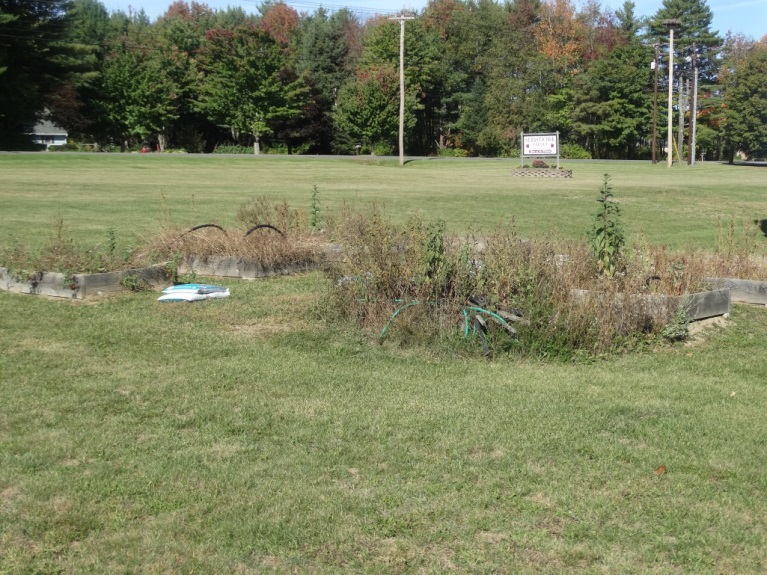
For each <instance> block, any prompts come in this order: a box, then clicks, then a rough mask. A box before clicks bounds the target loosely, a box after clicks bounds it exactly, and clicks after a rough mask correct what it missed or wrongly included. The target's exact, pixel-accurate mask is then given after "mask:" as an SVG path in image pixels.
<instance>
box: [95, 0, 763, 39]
mask: <svg viewBox="0 0 767 575" xmlns="http://www.w3.org/2000/svg"><path fill="white" fill-rule="evenodd" d="M198 1H199V2H201V3H203V4H207V5H208V6H210V7H211V8H216V9H220V8H226V7H227V6H242V7H243V8H244V9H245V10H246V11H248V12H253V11H255V10H256V7H257V6H258V5H259V4H261V2H260V0H198ZM634 1H635V3H636V13H637V14H638V15H640V16H649V15H651V14H654V13H655V12H656V11H657V10H658V8H660V6H661V4H662V0H634ZM102 2H103V3H104V5H105V6H106V7H107V9H108V10H123V11H125V12H127V11H128V7H129V6H131V7H132V8H134V9H136V10H138V9H140V8H143V9H144V11H145V12H146V13H147V15H148V16H149V17H150V18H152V19H154V18H156V17H157V16H160V15H162V14H163V12H165V9H166V8H167V7H168V5H169V4H170V3H171V0H102ZM286 3H287V4H289V5H291V6H293V7H294V8H295V9H296V10H298V11H299V12H313V11H314V10H316V9H317V8H319V7H320V6H325V7H326V8H328V9H329V10H334V9H337V8H340V7H342V6H347V7H349V8H351V9H353V10H355V11H357V12H358V13H359V14H360V16H374V15H376V14H386V13H390V12H395V11H397V10H399V9H401V8H413V9H416V10H420V9H422V8H423V7H424V6H426V3H427V0H394V1H386V0H328V1H327V2H320V1H319V0H295V1H292V0H286ZM576 3H577V0H576ZM602 4H603V5H605V6H608V7H610V8H612V9H616V8H619V7H620V6H622V5H623V0H603V2H602ZM708 5H709V7H710V8H711V10H712V11H713V13H714V23H713V28H714V29H715V30H718V31H719V33H720V34H721V35H722V36H724V34H725V33H726V32H727V31H728V30H731V31H733V32H736V33H742V34H746V35H748V36H752V37H754V38H756V39H757V40H758V39H759V38H761V37H762V36H765V35H767V0H709V1H708Z"/></svg>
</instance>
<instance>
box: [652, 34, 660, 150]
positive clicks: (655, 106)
mask: <svg viewBox="0 0 767 575" xmlns="http://www.w3.org/2000/svg"><path fill="white" fill-rule="evenodd" d="M653 46H654V47H655V60H653V63H652V69H653V70H655V93H654V94H653V100H652V163H653V164H655V163H657V159H656V158H655V153H656V150H657V149H658V68H659V67H660V63H659V62H658V43H657V42H656V43H655V44H653Z"/></svg>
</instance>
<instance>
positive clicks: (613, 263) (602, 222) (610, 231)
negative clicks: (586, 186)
mask: <svg viewBox="0 0 767 575" xmlns="http://www.w3.org/2000/svg"><path fill="white" fill-rule="evenodd" d="M597 202H599V210H598V211H597V213H596V214H595V215H594V224H593V226H592V228H591V233H590V234H589V235H590V239H591V247H592V250H593V252H594V257H595V258H596V260H597V265H598V266H599V271H600V272H601V273H602V274H604V275H606V276H609V277H613V276H614V275H615V274H616V272H618V271H620V270H621V266H622V259H623V255H622V249H623V245H624V243H625V242H626V238H625V235H624V233H623V227H622V226H621V223H620V216H621V210H620V207H619V206H618V204H617V203H616V202H615V200H613V193H612V186H611V185H610V174H605V175H604V176H603V179H602V188H601V189H600V190H599V197H598V198H597Z"/></svg>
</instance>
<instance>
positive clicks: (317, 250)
mask: <svg viewBox="0 0 767 575" xmlns="http://www.w3.org/2000/svg"><path fill="white" fill-rule="evenodd" d="M322 253H323V252H322V246H321V245H320V242H319V241H318V238H317V236H313V235H312V234H309V233H306V232H304V233H300V232H297V231H291V232H290V233H287V234H285V235H281V234H280V233H279V232H277V231H274V230H272V229H270V228H262V229H257V230H255V231H253V232H252V233H250V234H249V235H248V236H247V237H244V233H243V232H241V231H239V230H228V231H222V230H220V229H217V228H203V229H199V230H192V231H190V230H184V229H183V228H180V227H178V226H174V227H168V228H166V229H164V230H163V231H162V232H161V233H160V234H158V235H157V236H156V237H154V238H152V239H150V240H149V241H148V242H147V244H146V246H145V248H144V249H143V250H142V254H143V257H144V258H145V259H146V260H154V261H168V260H171V259H174V258H181V259H189V258H193V257H208V256H232V257H237V258H242V259H245V260H249V261H255V262H258V263H260V264H261V265H262V266H263V267H267V268H269V267H271V268H278V267H285V266H291V265H304V264H309V263H314V262H318V261H320V259H321V255H322Z"/></svg>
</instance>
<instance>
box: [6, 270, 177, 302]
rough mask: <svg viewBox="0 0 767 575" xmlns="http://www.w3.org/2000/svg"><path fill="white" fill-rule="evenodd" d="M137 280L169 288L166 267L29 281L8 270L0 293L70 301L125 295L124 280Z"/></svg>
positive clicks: (44, 275)
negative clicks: (134, 277) (133, 278)
mask: <svg viewBox="0 0 767 575" xmlns="http://www.w3.org/2000/svg"><path fill="white" fill-rule="evenodd" d="M128 276H136V278H137V279H138V280H140V281H143V282H145V283H146V284H147V285H148V286H150V287H154V288H156V287H161V286H166V285H168V283H169V282H168V271H167V267H166V266H152V267H148V268H136V269H130V270H122V271H116V272H105V273H96V274H73V275H69V274H63V273H59V272H35V273H34V274H32V275H31V277H29V278H24V279H21V278H18V277H15V276H14V274H12V273H11V272H10V271H9V270H8V269H6V268H0V289H2V290H5V291H9V292H13V293H23V294H33V295H45V296H49V297H60V298H67V299H85V298H86V297H92V296H97V295H104V294H108V293H115V292H119V291H124V290H125V289H126V288H125V287H124V286H123V280H124V279H125V278H126V277H128Z"/></svg>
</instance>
